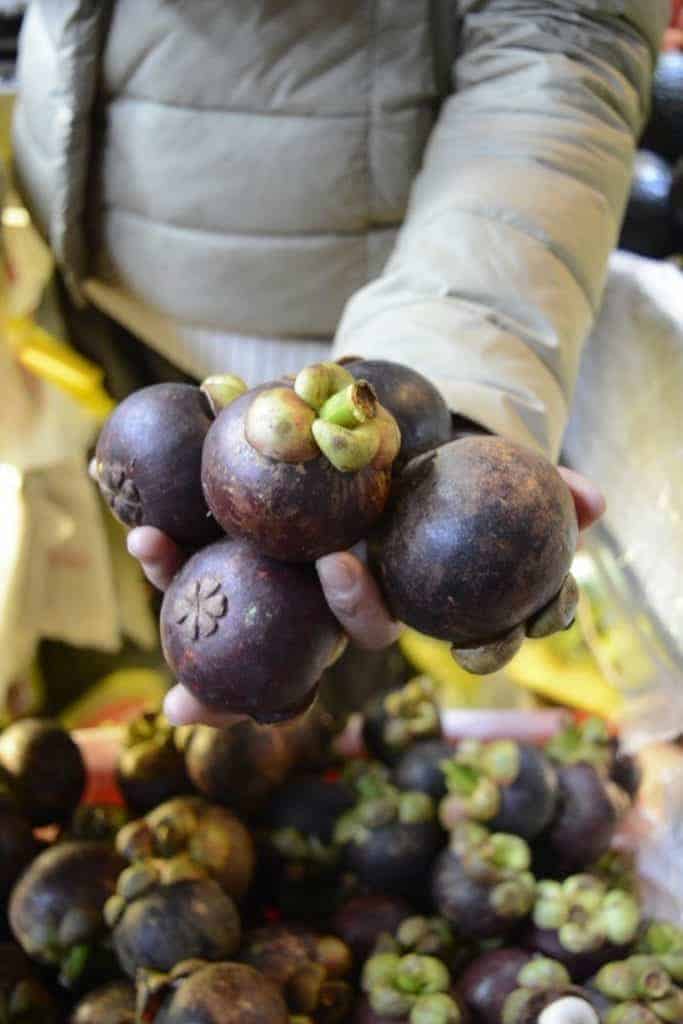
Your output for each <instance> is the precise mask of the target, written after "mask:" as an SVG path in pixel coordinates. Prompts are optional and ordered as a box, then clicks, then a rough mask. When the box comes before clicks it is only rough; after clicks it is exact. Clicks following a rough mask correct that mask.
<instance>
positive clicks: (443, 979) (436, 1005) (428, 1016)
mask: <svg viewBox="0 0 683 1024" xmlns="http://www.w3.org/2000/svg"><path fill="white" fill-rule="evenodd" d="M361 984H362V987H363V990H364V991H365V992H366V993H367V995H368V998H369V1001H370V1005H371V1006H372V1009H373V1010H374V1011H375V1013H377V1014H379V1015H381V1016H385V1017H398V1018H400V1017H408V1019H409V1020H410V1022H411V1024H415V1022H417V1024H432V1022H433V1024H441V1022H442V1021H445V1022H446V1024H449V1022H450V1021H453V1022H455V1024H457V1022H458V1021H459V1020H460V1015H459V1010H458V1006H457V1003H456V1002H455V1001H454V1000H453V999H451V997H450V996H449V995H448V991H449V989H450V985H451V978H450V973H449V971H448V968H447V967H446V966H445V965H444V964H443V963H442V962H441V961H440V960H438V959H436V957H432V956H421V955H419V954H416V953H410V954H408V955H406V956H398V955H397V954H394V953H379V954H376V955H374V956H372V957H370V959H369V960H368V961H367V962H366V964H365V967H364V968H363V974H362V978H361ZM435 996H440V997H442V998H439V999H434V998H433V997H435ZM444 1014H446V1015H445V1016H444ZM449 1014H450V1016H449ZM454 1014H457V1016H455V1015H454Z"/></svg>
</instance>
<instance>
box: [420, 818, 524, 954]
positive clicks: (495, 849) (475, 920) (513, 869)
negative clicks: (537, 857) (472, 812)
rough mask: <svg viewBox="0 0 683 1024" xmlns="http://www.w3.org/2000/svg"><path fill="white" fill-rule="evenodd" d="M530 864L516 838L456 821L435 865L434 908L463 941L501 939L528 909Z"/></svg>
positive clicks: (433, 876)
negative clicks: (447, 842) (446, 844)
mask: <svg viewBox="0 0 683 1024" xmlns="http://www.w3.org/2000/svg"><path fill="white" fill-rule="evenodd" d="M530 864H531V851H530V850H529V847H528V845H527V843H526V842H525V841H524V840H523V839H521V838H520V837H519V836H514V835H509V834H506V833H504V832H489V831H488V830H487V829H485V828H484V827H483V826H481V825H477V824H475V823H474V822H464V821H463V822H460V823H459V824H458V825H456V826H455V828H454V829H453V832H452V833H451V840H450V844H449V848H448V849H447V850H445V851H444V852H443V853H442V854H441V856H440V857H439V859H438V860H437V862H436V864H435V866H434V871H433V875H432V894H433V899H434V905H435V907H436V909H437V911H438V913H439V914H440V915H441V916H442V917H445V918H446V920H448V921H451V922H452V923H453V925H454V926H455V927H456V928H457V929H458V933H459V935H461V936H462V937H463V938H467V939H494V938H495V939H500V938H504V937H505V936H506V935H509V934H510V933H511V932H514V931H516V930H517V929H518V928H519V926H520V925H521V924H522V923H523V922H524V921H525V920H526V919H527V918H528V916H529V914H530V913H531V910H532V908H533V905H534V897H535V891H536V885H535V881H534V877H533V875H532V874H531V872H530V870H529V867H530Z"/></svg>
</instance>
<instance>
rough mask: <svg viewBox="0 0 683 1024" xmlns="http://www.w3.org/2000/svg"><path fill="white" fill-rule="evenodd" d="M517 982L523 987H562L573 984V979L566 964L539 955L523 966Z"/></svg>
mask: <svg viewBox="0 0 683 1024" xmlns="http://www.w3.org/2000/svg"><path fill="white" fill-rule="evenodd" d="M517 982H518V983H519V985H520V987H521V988H536V989H562V988H566V987H568V986H569V985H571V983H572V980H571V977H570V975H569V971H568V970H567V968H566V967H565V966H564V964H561V963H559V962H558V961H557V960H551V959H550V958H549V957H546V956H537V957H534V959H533V960H530V961H529V963H528V964H525V965H524V967H522V969H521V971H520V972H519V974H518V975H517Z"/></svg>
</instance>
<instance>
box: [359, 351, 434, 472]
mask: <svg viewBox="0 0 683 1024" xmlns="http://www.w3.org/2000/svg"><path fill="white" fill-rule="evenodd" d="M344 365H345V366H346V369H347V370H348V371H349V372H350V373H351V374H353V376H354V377H355V378H356V380H366V381H368V383H369V384H371V385H372V387H373V388H374V390H375V393H376V395H377V398H378V400H379V401H380V402H381V403H382V405H383V406H384V408H385V409H388V410H389V412H390V413H391V415H392V416H393V417H394V419H395V420H396V422H397V424H398V427H399V430H400V431H401V448H400V450H399V453H398V457H397V459H396V463H395V468H400V466H402V465H405V463H406V462H409V461H410V459H412V458H414V457H415V456H416V455H421V454H422V453H423V452H428V451H432V449H434V448H438V447H440V446H441V445H442V444H446V443H447V442H448V441H450V439H451V412H450V409H449V408H448V406H447V405H446V402H445V401H444V399H443V396H442V395H441V393H440V392H439V391H437V389H436V388H435V387H434V385H433V384H432V383H431V381H428V380H427V378H426V377H423V376H422V374H421V373H418V372H417V371H416V370H412V369H411V368H410V367H408V366H403V364H402V363H393V362H390V361H389V360H387V359H359V360H354V361H351V362H346V363H345V364H344Z"/></svg>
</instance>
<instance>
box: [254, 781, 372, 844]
mask: <svg viewBox="0 0 683 1024" xmlns="http://www.w3.org/2000/svg"><path fill="white" fill-rule="evenodd" d="M353 803H354V796H353V793H352V792H351V790H350V788H349V787H348V786H346V785H345V784H344V782H343V781H341V780H339V781H336V780H330V779H326V778H323V777H321V776H317V775H300V776H298V777H294V778H292V779H289V780H288V781H287V782H285V784H284V785H283V786H281V787H280V788H279V789H278V790H276V791H275V793H274V794H273V796H272V797H271V799H270V802H269V804H268V808H267V810H266V813H265V820H266V821H267V823H268V828H269V829H270V830H271V834H272V833H273V832H278V831H280V830H282V829H287V830H293V831H295V832H298V833H299V834H300V835H301V836H303V837H304V838H306V839H317V840H318V841H319V842H321V843H323V844H324V845H328V844H329V843H331V842H332V840H333V836H334V828H335V825H336V822H337V818H338V817H339V816H340V815H341V814H343V813H344V811H348V810H349V808H350V807H352V806H353Z"/></svg>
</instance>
